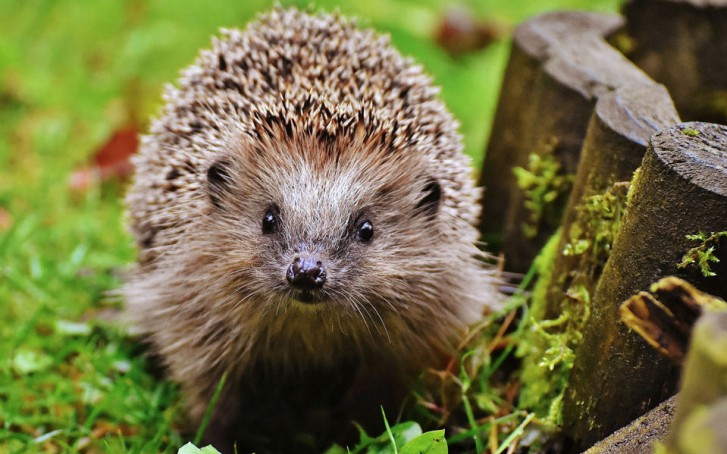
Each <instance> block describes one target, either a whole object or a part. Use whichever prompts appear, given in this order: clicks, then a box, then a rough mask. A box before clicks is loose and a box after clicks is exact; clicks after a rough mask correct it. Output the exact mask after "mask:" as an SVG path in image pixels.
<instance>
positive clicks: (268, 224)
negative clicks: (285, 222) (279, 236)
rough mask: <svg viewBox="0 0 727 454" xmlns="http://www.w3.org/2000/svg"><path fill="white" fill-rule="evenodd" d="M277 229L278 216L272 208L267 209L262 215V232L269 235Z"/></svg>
mask: <svg viewBox="0 0 727 454" xmlns="http://www.w3.org/2000/svg"><path fill="white" fill-rule="evenodd" d="M277 231H278V216H277V215H276V213H275V210H274V209H273V208H270V209H268V211H267V212H266V213H265V216H263V234H265V235H270V234H271V233H275V232H277Z"/></svg>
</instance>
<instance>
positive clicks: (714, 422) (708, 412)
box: [667, 312, 727, 454]
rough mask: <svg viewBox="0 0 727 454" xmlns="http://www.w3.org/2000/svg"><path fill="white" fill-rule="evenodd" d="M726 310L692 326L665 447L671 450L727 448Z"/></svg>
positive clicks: (722, 449) (699, 450) (719, 450)
mask: <svg viewBox="0 0 727 454" xmlns="http://www.w3.org/2000/svg"><path fill="white" fill-rule="evenodd" d="M725 377H727V312H706V313H705V314H704V315H702V317H701V318H700V319H699V321H698V322H697V324H696V325H695V327H694V336H693V337H692V345H691V348H690V350H689V354H688V355H687V361H686V364H685V366H684V380H683V383H682V389H681V392H680V393H679V396H678V398H677V404H676V414H675V415H674V421H673V422H672V424H671V429H670V431H669V437H668V441H667V447H668V450H669V452H670V453H685V454H686V453H696V452H700V453H701V452H727V431H726V430H725V428H726V427H727V380H725Z"/></svg>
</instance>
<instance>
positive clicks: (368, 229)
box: [356, 219, 374, 243]
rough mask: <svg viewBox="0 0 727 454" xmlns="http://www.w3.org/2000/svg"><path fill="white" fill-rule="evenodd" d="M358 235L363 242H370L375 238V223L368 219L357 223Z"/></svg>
mask: <svg viewBox="0 0 727 454" xmlns="http://www.w3.org/2000/svg"><path fill="white" fill-rule="evenodd" d="M356 237H357V238H358V239H359V241H361V242H363V243H369V242H371V240H372V239H373V238H374V225H373V224H372V223H371V221H369V220H368V219H366V220H363V221H359V222H357V223H356Z"/></svg>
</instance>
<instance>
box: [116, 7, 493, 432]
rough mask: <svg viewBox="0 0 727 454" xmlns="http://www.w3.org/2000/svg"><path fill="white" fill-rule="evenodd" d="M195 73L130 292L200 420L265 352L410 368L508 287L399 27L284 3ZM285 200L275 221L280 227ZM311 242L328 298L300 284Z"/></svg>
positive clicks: (146, 194)
mask: <svg viewBox="0 0 727 454" xmlns="http://www.w3.org/2000/svg"><path fill="white" fill-rule="evenodd" d="M182 74H183V75H182V78H181V80H180V82H179V86H178V87H176V88H175V87H169V88H167V90H166V93H165V98H164V99H165V101H166V106H165V108H164V111H163V114H162V115H161V118H160V119H158V120H156V121H154V123H153V125H152V127H151V132H150V133H149V134H148V135H146V136H145V137H143V139H142V146H141V151H140V153H139V155H138V156H136V157H135V158H134V164H135V166H136V176H135V180H134V184H133V186H132V187H131V189H130V191H129V193H128V196H127V200H126V201H127V205H128V215H129V220H130V227H131V230H132V232H133V234H134V236H135V238H136V241H137V245H138V248H139V251H140V252H139V254H140V255H139V265H138V268H137V270H136V271H135V272H134V274H133V276H132V277H130V279H129V280H128V282H127V284H126V285H125V287H124V289H123V293H124V297H125V299H126V302H127V306H128V313H129V315H130V317H131V319H132V322H133V323H134V324H135V326H136V328H137V329H138V330H139V331H141V332H142V333H144V334H145V335H147V336H148V339H149V341H150V343H151V345H152V346H153V348H154V350H155V351H156V352H157V353H158V354H159V356H160V357H161V358H162V360H163V362H164V364H165V365H166V367H167V368H168V371H169V374H170V375H171V377H172V378H173V379H174V380H176V381H178V382H179V383H181V385H182V389H183V392H184V395H185V399H186V402H187V404H188V408H189V411H190V414H191V417H192V420H193V421H199V420H200V418H201V416H202V415H203V413H204V411H205V409H206V407H207V405H208V402H209V400H210V397H211V395H212V394H213V392H214V390H215V387H216V386H217V384H218V381H219V380H220V377H221V376H222V374H223V373H224V372H225V371H226V372H227V373H228V385H227V386H226V388H225V391H223V397H222V399H221V402H223V406H222V407H221V408H224V410H218V411H217V413H216V415H217V416H216V417H215V418H216V419H215V420H214V422H213V425H215V424H217V425H219V426H221V427H227V428H229V430H233V431H234V430H235V429H234V428H230V427H229V426H230V425H232V424H233V422H231V421H232V420H233V419H234V418H233V417H232V416H231V415H232V414H234V413H235V412H236V411H237V410H239V409H240V406H245V395H244V393H242V395H241V392H240V391H239V390H240V389H241V387H244V386H245V382H246V381H247V380H250V377H251V376H252V375H254V374H255V373H256V371H255V369H259V370H260V371H261V373H264V374H265V376H266V377H276V376H277V375H276V374H279V375H280V376H281V377H282V376H290V375H295V376H298V375H296V374H305V372H306V371H307V370H314V369H315V370H317V368H332V369H335V368H336V367H338V365H339V364H352V363H353V364H355V365H356V366H357V367H363V368H365V370H366V371H367V372H366V373H368V374H371V373H377V372H378V373H382V374H390V375H393V376H397V377H411V376H412V375H414V374H416V372H418V371H421V370H422V369H423V368H424V367H426V366H429V365H433V364H434V363H435V362H436V361H437V360H439V359H441V358H442V356H443V355H445V354H446V353H447V352H451V349H452V346H453V343H454V342H455V341H456V339H457V337H458V335H460V334H461V332H462V331H463V329H464V328H465V327H466V326H467V325H468V324H469V323H471V322H473V321H475V320H477V319H478V318H479V317H480V316H481V314H482V312H483V310H485V309H486V308H487V307H492V306H493V305H494V304H496V301H497V300H498V297H497V294H496V291H495V285H494V278H493V272H492V271H491V270H489V269H488V268H487V267H486V266H484V265H483V264H482V262H481V261H480V259H479V257H481V254H480V253H479V251H478V249H477V248H476V247H475V242H476V240H477V231H476V229H475V227H474V224H475V221H476V219H477V217H478V215H479V210H478V205H477V199H478V195H479V191H478V190H477V189H476V188H475V187H474V186H473V184H472V180H471V177H470V170H469V167H468V164H469V162H468V160H467V158H466V157H465V156H464V155H463V154H462V151H461V139H460V137H459V136H458V134H457V132H456V129H457V124H456V122H455V120H454V119H453V118H452V116H451V115H450V114H449V112H447V110H446V109H445V107H444V106H443V104H442V102H441V101H440V100H439V99H438V98H437V89H435V88H433V87H432V85H431V80H430V78H429V77H427V76H426V75H424V74H423V73H422V69H421V68H420V67H419V66H417V65H414V64H413V63H412V62H411V61H409V60H408V59H405V58H402V57H401V56H400V55H399V54H398V53H397V52H396V51H395V50H394V49H393V48H392V47H391V46H390V44H389V41H388V39H387V38H386V37H381V36H377V35H376V34H374V33H373V32H371V31H368V30H359V29H357V28H356V27H355V26H354V24H352V23H351V22H348V21H346V20H344V19H342V18H340V17H338V16H336V15H325V14H320V15H313V16H312V15H308V14H305V13H302V12H299V11H297V10H294V9H291V10H283V9H280V8H278V9H275V10H274V11H272V12H271V13H269V14H267V15H265V16H263V17H261V18H260V19H259V20H258V21H257V22H254V23H252V24H251V25H249V26H248V28H247V29H246V30H245V31H242V32H241V31H237V30H224V31H223V32H222V38H221V39H219V40H217V39H216V40H214V41H213V46H212V50H206V51H203V52H202V53H201V55H200V56H199V58H198V59H197V61H196V62H195V64H194V65H192V66H191V67H189V68H188V69H186V70H185V71H184V72H183V73H182ZM271 206H275V207H276V209H278V210H279V219H278V222H279V225H280V230H279V232H277V233H275V234H273V235H265V234H263V232H262V229H261V221H262V219H263V216H265V215H266V210H268V209H269V208H270V207H271ZM360 216H364V217H366V218H367V219H369V220H371V222H372V224H373V226H374V229H375V230H374V232H375V233H374V238H373V240H372V241H371V242H370V243H369V244H363V243H362V242H361V241H358V240H357V239H356V237H355V235H354V234H353V233H352V232H353V230H352V229H353V228H354V221H355V220H356V218H357V217H360ZM298 251H302V252H305V253H309V254H313V255H315V256H316V257H317V258H318V259H319V260H322V261H324V262H325V264H326V269H327V273H328V274H327V281H326V284H325V285H324V287H323V295H324V301H322V302H320V303H317V304H312V305H311V304H308V305H306V304H303V303H301V302H299V301H295V300H294V299H292V298H293V297H294V294H293V292H292V290H291V288H290V286H289V285H288V283H287V282H286V277H285V276H286V270H287V267H288V265H289V264H290V263H291V262H292V261H293V260H294V258H295V256H296V255H297V254H298ZM341 367H343V366H341ZM372 379H374V378H372ZM273 380H274V378H273ZM321 385H322V386H326V385H325V384H321ZM370 404H371V407H372V408H373V409H374V410H376V411H378V404H379V403H378V402H376V401H373V402H370Z"/></svg>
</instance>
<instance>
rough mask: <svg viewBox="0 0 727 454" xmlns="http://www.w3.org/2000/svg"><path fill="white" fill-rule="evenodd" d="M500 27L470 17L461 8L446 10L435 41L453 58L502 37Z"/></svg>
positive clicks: (468, 13) (482, 47) (478, 48)
mask: <svg viewBox="0 0 727 454" xmlns="http://www.w3.org/2000/svg"><path fill="white" fill-rule="evenodd" d="M500 28H501V27H500V26H498V25H497V24H495V23H493V22H488V21H484V20H481V19H476V18H474V17H472V15H471V14H470V12H469V11H467V10H465V9H462V8H450V9H449V10H447V11H446V12H445V13H444V15H443V16H442V19H441V21H440V23H439V26H438V28H437V32H436V36H435V40H436V42H437V44H439V46H440V47H442V48H443V49H444V50H445V51H447V53H448V54H450V55H452V56H453V57H457V56H460V55H462V54H465V53H467V52H474V51H477V50H480V49H484V48H485V47H487V46H489V45H490V44H491V43H492V41H494V40H495V39H497V38H499V37H500V36H501V35H502V31H501V30H500Z"/></svg>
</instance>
